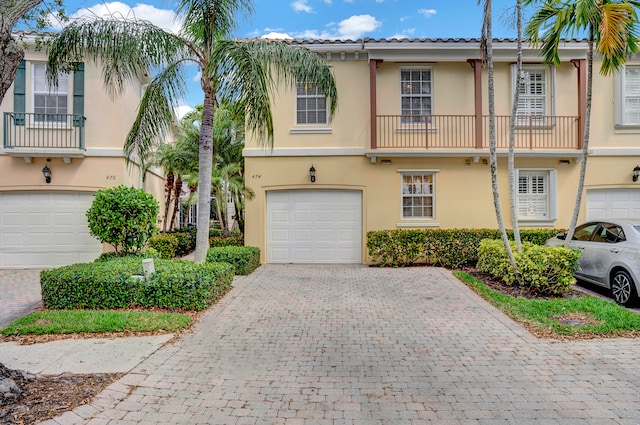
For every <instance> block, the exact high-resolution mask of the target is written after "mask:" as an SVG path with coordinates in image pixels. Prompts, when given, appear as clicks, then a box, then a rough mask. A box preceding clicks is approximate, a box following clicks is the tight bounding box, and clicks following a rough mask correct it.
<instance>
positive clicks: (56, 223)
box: [0, 191, 102, 269]
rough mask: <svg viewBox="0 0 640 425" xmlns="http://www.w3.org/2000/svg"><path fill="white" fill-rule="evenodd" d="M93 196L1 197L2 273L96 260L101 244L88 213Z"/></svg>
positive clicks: (32, 194)
mask: <svg viewBox="0 0 640 425" xmlns="http://www.w3.org/2000/svg"><path fill="white" fill-rule="evenodd" d="M92 201H93V193H86V192H36V191H34V192H3V193H0V269H3V268H4V269H22V268H48V267H57V266H62V265H68V264H72V263H81V262H89V261H93V260H95V259H96V258H97V257H98V256H99V255H100V253H101V252H102V244H101V243H100V242H99V241H98V240H97V239H95V238H94V237H92V236H91V235H90V234H89V227H88V225H87V219H86V216H85V213H86V211H87V209H88V208H89V207H90V206H91V202H92Z"/></svg>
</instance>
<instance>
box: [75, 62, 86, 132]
mask: <svg viewBox="0 0 640 425" xmlns="http://www.w3.org/2000/svg"><path fill="white" fill-rule="evenodd" d="M73 115H74V117H73V126H74V127H83V126H84V63H82V62H79V63H77V64H76V66H75V69H74V71H73Z"/></svg>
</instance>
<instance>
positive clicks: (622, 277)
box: [546, 219, 640, 306]
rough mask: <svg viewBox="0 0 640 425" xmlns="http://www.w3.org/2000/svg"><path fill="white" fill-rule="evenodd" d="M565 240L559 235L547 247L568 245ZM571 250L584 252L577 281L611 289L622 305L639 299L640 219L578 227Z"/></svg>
mask: <svg viewBox="0 0 640 425" xmlns="http://www.w3.org/2000/svg"><path fill="white" fill-rule="evenodd" d="M565 238H566V234H565V233H558V234H557V235H556V236H555V237H553V238H551V239H549V240H548V241H547V243H546V245H549V246H561V245H564V244H565ZM569 247H570V248H577V249H579V250H580V251H582V256H581V257H580V260H579V264H580V269H579V270H578V271H576V273H575V276H576V278H578V279H581V280H585V281H587V282H591V283H594V284H596V285H600V286H603V287H605V288H608V289H610V290H611V294H612V295H613V299H614V300H615V301H616V302H617V303H618V304H622V305H625V306H630V305H632V304H634V303H635V302H636V301H637V300H638V284H639V283H640V219H625V220H599V221H597V220H596V221H590V222H588V223H585V224H583V225H581V226H578V227H576V231H575V233H574V235H573V238H572V240H571V242H569Z"/></svg>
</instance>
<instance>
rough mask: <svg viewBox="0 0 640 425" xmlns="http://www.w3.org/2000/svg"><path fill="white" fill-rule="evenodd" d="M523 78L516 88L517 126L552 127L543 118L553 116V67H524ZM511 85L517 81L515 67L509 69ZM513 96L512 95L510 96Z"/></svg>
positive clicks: (551, 122) (550, 123)
mask: <svg viewBox="0 0 640 425" xmlns="http://www.w3.org/2000/svg"><path fill="white" fill-rule="evenodd" d="M522 72H523V78H522V81H521V82H520V85H519V86H518V107H517V109H516V115H517V116H519V117H520V118H519V119H518V125H523V126H528V125H531V124H535V125H552V124H553V121H550V122H547V120H546V119H545V118H544V117H548V116H553V115H555V106H554V82H555V66H553V65H552V66H545V65H524V66H523V68H522ZM511 76H512V85H511V87H514V86H515V84H516V80H517V78H516V77H517V75H516V66H515V65H512V67H511ZM511 96H513V93H512V94H511Z"/></svg>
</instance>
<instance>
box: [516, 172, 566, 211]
mask: <svg viewBox="0 0 640 425" xmlns="http://www.w3.org/2000/svg"><path fill="white" fill-rule="evenodd" d="M555 176H556V171H555V170H517V179H518V180H517V181H518V199H517V201H518V219H519V220H524V221H527V220H529V221H531V220H537V221H549V220H554V219H555V215H556V213H555V210H556V207H555V204H556V188H555V186H556V183H555Z"/></svg>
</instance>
